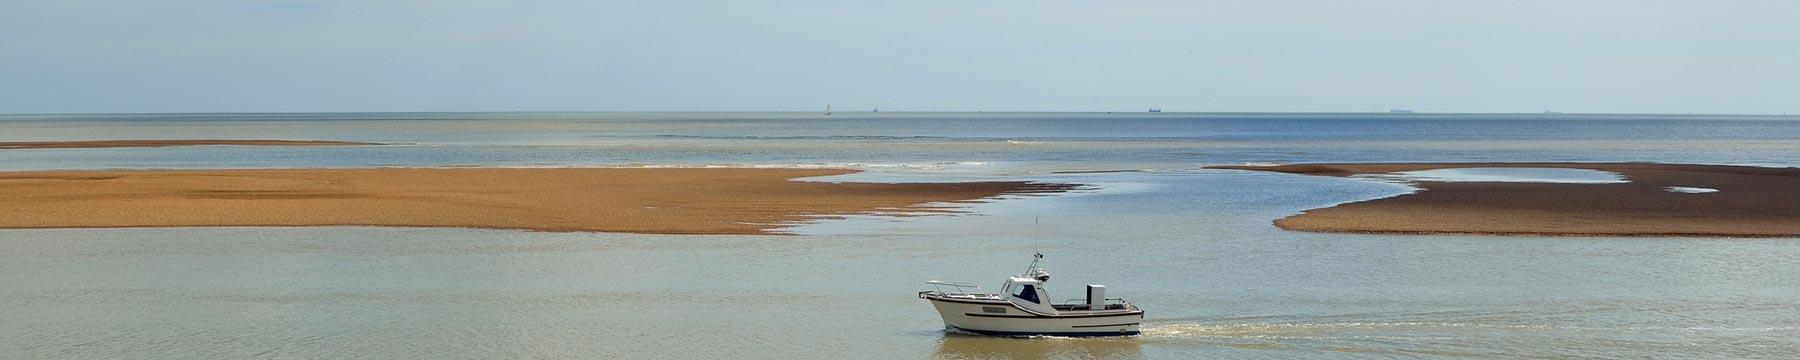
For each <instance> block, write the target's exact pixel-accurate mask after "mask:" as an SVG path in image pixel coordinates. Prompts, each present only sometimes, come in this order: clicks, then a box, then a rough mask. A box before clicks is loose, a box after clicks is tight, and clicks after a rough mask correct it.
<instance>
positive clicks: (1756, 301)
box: [0, 112, 1800, 359]
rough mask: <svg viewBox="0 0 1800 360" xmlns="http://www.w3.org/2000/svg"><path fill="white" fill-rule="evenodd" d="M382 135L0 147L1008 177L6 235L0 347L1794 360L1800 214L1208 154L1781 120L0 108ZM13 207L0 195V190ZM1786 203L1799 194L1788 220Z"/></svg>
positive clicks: (529, 354) (1781, 130)
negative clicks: (1640, 228)
mask: <svg viewBox="0 0 1800 360" xmlns="http://www.w3.org/2000/svg"><path fill="white" fill-rule="evenodd" d="M116 139H289V140H344V141H363V142H375V143H383V144H387V145H377V146H342V147H252V146H189V147H164V148H103V149H26V150H16V149H15V150H0V170H5V171H24V170H61V169H236V168H365V167H761V168H815V167H829V168H853V169H861V170H865V171H864V172H861V173H856V174H850V175H841V176H833V177H824V178H808V179H799V181H872V182H945V181H984V180H1028V181H1044V182H1064V183H1079V184H1085V185H1088V187H1087V188H1086V189H1085V190H1081V191H1076V192H1070V193H1063V194H1057V195H1051V196H1006V197H1002V198H1000V199H995V200H993V201H989V202H986V203H980V204H968V205H964V207H963V210H964V212H962V213H958V214H945V215H932V216H906V217H894V216H853V217H850V218H845V219H819V220H818V221H815V222H810V223H806V224H802V225H798V226H794V227H791V228H787V229H783V230H782V231H783V232H784V233H786V234H785V235H734V236H716V235H706V236H690V235H641V234H618V233H556V232H532V231H509V230H483V229H462V228H381V227H196V228H118V229H34V230H0V358H13V359H42V358H82V359H86V358H122V359H191V358H343V359H357V358H370V359H392V358H429V359H453V358H480V359H491V358H612V359H695V358H731V359H758V358H770V359H920V358H948V359H987V358H1027V359H1037V358H1073V359H1085V358H1120V359H1133V358H1164V359H1166V358H1176V359H1189V358H1241V359H1314V358H1329V359H1336V358H1352V359H1355V358H1371V359H1391V358H1458V359H1467V358H1476V359H1488V358H1500V359H1517V358H1555V359H1644V358H1682V359H1687V358H1729V359H1753V358H1767V359H1784V358H1785V359H1791V358H1795V357H1797V356H1800V239H1780V238H1776V239H1766V238H1765V239H1731V238H1654V237H1631V238H1618V237H1533V236H1451V235H1359V234H1327V233H1306V232H1293V231H1285V230H1281V229H1278V228H1276V227H1274V226H1272V225H1271V221H1272V220H1275V219H1278V218H1281V217H1285V216H1288V215H1293V214H1295V213H1298V212H1300V211H1303V210H1307V209H1312V208H1319V207H1325V206H1331V205H1333V204H1338V203H1343V202H1351V201H1359V200H1367V199H1374V198H1380V197H1386V196H1394V195H1398V194H1404V193H1406V192H1409V191H1412V190H1411V189H1409V188H1407V187H1405V186H1403V185H1398V184H1395V183H1392V182H1383V181H1377V180H1372V179H1356V178H1331V177H1313V176H1303V175H1290V174H1279V173H1263V172H1250V171H1238V170H1212V169H1207V168H1206V167H1207V166H1209V165H1222V164H1282V163H1303V162H1489V161H1573V162H1667V163H1702V164H1732V165H1752V166H1779V167H1793V166H1800V117H1790V116H1751V115H1687V114H1678V115H1633V114H1607V115H1587V114H1424V113H1419V114H1358V113H1296V114H1279V113H1254V114H1251V113H1242V114H1240V113H1173V112H1168V113H904V112H880V113H846V112H839V113H836V114H832V115H825V114H819V113H780V112H769V113H733V112H674V113H651V112H619V113H547V112H505V113H327V114H311V113H281V114H147V115H146V114H104V115H82V114H68V115H30V114H23V115H0V141H60V140H116ZM0 206H4V204H0ZM1795 221H1800V219H1795ZM1033 253H1042V254H1044V260H1043V264H1042V266H1043V267H1045V268H1047V269H1049V271H1050V272H1051V273H1052V274H1053V276H1054V278H1053V280H1052V281H1051V282H1050V283H1049V286H1048V287H1049V290H1050V293H1051V295H1052V297H1057V298H1071V299H1073V298H1079V297H1081V296H1082V294H1083V289H1084V287H1085V285H1086V284H1104V285H1106V286H1107V287H1108V289H1109V295H1111V296H1113V297H1122V298H1125V299H1126V300H1129V301H1131V302H1133V303H1135V304H1137V305H1138V306H1140V307H1142V308H1143V309H1145V310H1146V313H1147V315H1146V316H1145V319H1144V324H1143V333H1142V334H1141V335H1139V336H1130V337H1108V338H1065V337H1026V338H996V337H984V336H974V335H967V334H961V333H956V332H947V331H946V330H945V328H944V325H943V322H942V321H941V320H940V319H939V318H938V315H937V314H936V312H935V311H934V310H932V307H931V306H930V305H929V304H927V303H926V302H925V301H924V300H921V299H919V298H918V297H917V292H919V291H921V290H928V289H930V287H929V286H927V285H925V284H924V282H925V281H927V280H951V281H970V282H976V283H979V284H982V285H984V286H987V287H988V289H990V290H991V289H994V288H995V287H998V285H999V284H1000V282H1001V281H1002V280H1003V279H1004V278H1005V277H1006V276H1009V275H1014V274H1018V273H1020V272H1022V271H1023V270H1025V268H1026V266H1027V265H1029V263H1030V262H1031V260H1032V254H1033Z"/></svg>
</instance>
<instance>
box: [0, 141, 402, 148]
mask: <svg viewBox="0 0 1800 360" xmlns="http://www.w3.org/2000/svg"><path fill="white" fill-rule="evenodd" d="M197 145H237V146H349V145H380V144H376V143H366V142H355V141H330V140H93V141H0V150H5V149H70V148H118V147H164V146H197Z"/></svg>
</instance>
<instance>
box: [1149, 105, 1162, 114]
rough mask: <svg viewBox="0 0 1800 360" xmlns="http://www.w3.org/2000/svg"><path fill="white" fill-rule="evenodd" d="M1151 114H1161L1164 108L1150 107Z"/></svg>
mask: <svg viewBox="0 0 1800 360" xmlns="http://www.w3.org/2000/svg"><path fill="white" fill-rule="evenodd" d="M1150 112H1153V113H1159V112H1162V108H1159V107H1155V106H1151V107H1150Z"/></svg>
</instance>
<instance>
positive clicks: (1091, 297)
mask: <svg viewBox="0 0 1800 360" xmlns="http://www.w3.org/2000/svg"><path fill="white" fill-rule="evenodd" d="M1043 259H1044V255H1043V254H1033V259H1032V260H1031V267H1030V268H1027V269H1025V273H1024V274H1021V275H1019V276H1013V277H1009V278H1007V279H1006V283H1005V284H1003V285H1000V293H998V294H995V293H989V292H987V291H986V290H984V289H982V288H981V286H980V285H975V284H973V283H966V282H951V281H936V280H933V281H926V282H925V283H926V284H930V285H931V286H932V287H933V288H934V290H929V291H920V292H919V298H920V299H925V300H928V301H930V302H931V306H933V307H936V308H937V311H938V315H939V316H942V317H943V318H944V327H945V328H948V329H951V330H956V331H963V332H970V333H975V334H982V335H1001V336H1031V335H1050V336H1121V335H1137V334H1138V325H1140V324H1142V323H1143V321H1144V311H1143V310H1139V309H1138V308H1137V306H1136V305H1132V304H1131V303H1129V302H1126V301H1125V300H1124V299H1108V298H1106V286H1103V285H1093V284H1089V285H1088V287H1087V298H1086V299H1070V300H1066V301H1063V302H1061V303H1054V302H1052V301H1051V298H1050V293H1049V292H1048V291H1047V290H1045V288H1044V283H1046V282H1049V281H1050V272H1049V271H1047V270H1044V269H1041V268H1038V262H1039V261H1041V260H1043ZM945 287H948V288H950V289H951V291H948V292H946V291H944V288H945ZM971 290H973V291H971Z"/></svg>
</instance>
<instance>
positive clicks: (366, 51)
mask: <svg viewBox="0 0 1800 360" xmlns="http://www.w3.org/2000/svg"><path fill="white" fill-rule="evenodd" d="M0 2H3V4H0V9H4V10H3V11H0V113H111V112H354V111H519V110H522V111H685V110H706V111H743V110H753V111H761V110H768V111H778V110H779V111H815V110H819V109H822V108H823V107H824V105H825V104H827V103H830V104H833V106H834V108H836V109H838V110H840V111H851V110H862V109H868V108H870V107H873V106H881V107H882V109H883V110H889V111H894V110H898V111H906V110H913V111H973V110H982V111H1142V110H1143V109H1145V108H1147V107H1150V106H1158V107H1161V108H1162V109H1163V110H1165V111H1170V112H1174V111H1212V112H1236V111H1244V112H1288V111H1293V112H1333V111H1348V112H1361V111H1377V112H1379V111H1387V110H1388V109H1392V108H1405V109H1414V110H1417V111H1420V112H1541V111H1562V112H1613V113H1756V114H1779V113H1800V1H1785V0H1781V1H1752V0H1744V1H1732V0H1714V1H1657V0H1635V1H1611V0H1593V1H1580V0H1561V1H1532V0H1509V1H1457V0H1431V1H1379V0H1373V1H1371V0H1361V1H1347V0H1346V1H1279V0H1276V1H1166V2H1165V1H606V0H542V1H461V0H430V1H370V0H364V1H299V0H294V1H286V0H283V1H212V0H158V1H129V0H113V1H86V0H67V1H42V0H0Z"/></svg>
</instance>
